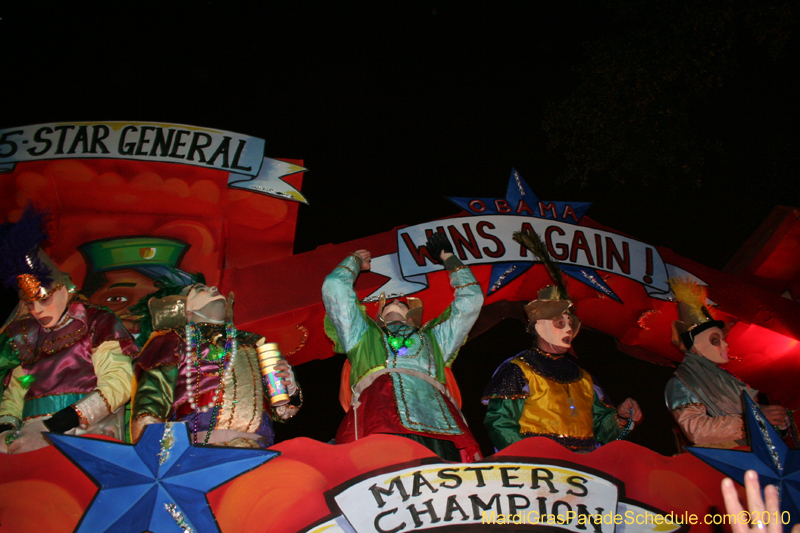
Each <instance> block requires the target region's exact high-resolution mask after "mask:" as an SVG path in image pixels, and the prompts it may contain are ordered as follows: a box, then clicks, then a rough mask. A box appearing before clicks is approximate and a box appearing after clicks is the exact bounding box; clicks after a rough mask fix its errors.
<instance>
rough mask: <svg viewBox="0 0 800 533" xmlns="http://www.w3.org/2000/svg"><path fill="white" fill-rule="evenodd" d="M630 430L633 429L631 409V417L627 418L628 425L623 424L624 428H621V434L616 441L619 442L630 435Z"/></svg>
mask: <svg viewBox="0 0 800 533" xmlns="http://www.w3.org/2000/svg"><path fill="white" fill-rule="evenodd" d="M631 429H633V409H632V408H631V416H630V418H628V423H627V424H625V427H624V428H622V433H620V434H619V436H618V437H617V438H616V440H621V439H622V438H623V437H624V436H625V435H627V434H628V433H630V431H631Z"/></svg>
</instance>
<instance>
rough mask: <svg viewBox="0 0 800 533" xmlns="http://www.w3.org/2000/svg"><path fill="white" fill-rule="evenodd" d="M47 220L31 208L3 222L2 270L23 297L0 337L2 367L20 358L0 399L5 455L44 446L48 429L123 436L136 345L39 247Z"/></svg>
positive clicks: (44, 237) (7, 282) (0, 230)
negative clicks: (13, 221)
mask: <svg viewBox="0 0 800 533" xmlns="http://www.w3.org/2000/svg"><path fill="white" fill-rule="evenodd" d="M48 218H49V217H48V216H47V214H46V213H45V212H42V211H38V210H36V209H35V208H34V207H33V206H31V205H29V206H28V207H27V208H26V209H25V211H24V212H23V214H22V217H21V218H20V220H19V222H17V223H16V224H12V223H9V222H7V223H5V224H3V226H2V227H0V269H1V272H0V275H2V279H3V282H4V284H5V285H6V286H8V287H14V288H16V289H17V291H18V295H19V298H20V304H19V305H18V306H17V308H16V310H15V312H14V314H13V315H12V317H11V318H10V320H9V321H8V323H7V324H6V325H5V326H4V327H3V331H2V335H0V350H2V354H0V360H2V361H4V362H5V363H4V366H11V365H12V364H13V363H14V362H15V360H16V361H18V365H16V366H15V367H14V368H13V370H12V371H11V373H10V375H8V376H6V385H7V386H6V388H5V390H4V392H3V399H2V403H0V431H2V432H3V433H2V435H0V452H5V453H22V452H27V451H31V450H36V449H38V448H42V447H44V446H47V445H48V442H47V441H46V440H45V438H44V433H47V432H51V433H66V434H72V435H81V434H84V433H96V434H104V435H108V436H111V437H114V438H116V439H120V440H122V439H124V437H125V431H124V412H125V407H124V406H125V404H126V403H127V402H128V400H129V399H130V390H131V389H130V388H131V375H132V366H131V356H132V355H134V354H136V352H137V347H136V344H135V342H134V340H133V337H131V335H130V333H128V331H127V330H126V329H125V328H124V326H123V325H122V323H121V322H120V320H119V319H118V318H117V316H116V315H114V313H112V312H110V311H109V310H107V309H105V308H102V307H97V306H95V305H92V304H90V303H89V302H88V301H86V300H85V299H82V298H80V297H78V296H77V294H76V291H75V286H74V285H73V284H72V282H71V280H70V279H69V276H68V275H67V274H65V273H63V272H61V271H60V270H59V268H58V267H57V266H56V265H55V263H53V261H52V260H51V259H50V258H49V257H48V256H47V254H46V253H45V252H44V251H43V250H42V249H41V246H42V244H43V243H44V242H45V241H47V240H48V234H47V225H48Z"/></svg>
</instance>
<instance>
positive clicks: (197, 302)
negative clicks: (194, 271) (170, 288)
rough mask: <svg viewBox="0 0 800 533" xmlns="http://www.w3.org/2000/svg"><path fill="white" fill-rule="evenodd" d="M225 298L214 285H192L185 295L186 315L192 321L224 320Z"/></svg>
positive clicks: (218, 322) (218, 321) (215, 321)
mask: <svg viewBox="0 0 800 533" xmlns="http://www.w3.org/2000/svg"><path fill="white" fill-rule="evenodd" d="M226 304H227V302H226V300H225V297H224V296H223V295H221V294H220V293H219V291H218V290H217V288H216V287H209V286H207V285H203V284H200V283H198V284H196V285H192V288H191V289H189V294H187V295H186V316H187V317H189V318H190V319H192V315H195V317H194V318H193V319H192V321H193V322H211V323H214V324H221V323H222V322H224V321H225V310H226Z"/></svg>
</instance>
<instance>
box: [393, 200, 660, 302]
mask: <svg viewBox="0 0 800 533" xmlns="http://www.w3.org/2000/svg"><path fill="white" fill-rule="evenodd" d="M526 229H527V230H533V231H535V232H536V233H538V234H539V235H540V236H541V237H542V240H543V241H544V242H545V244H546V245H547V248H548V250H549V251H550V255H551V256H552V258H553V259H554V260H555V261H556V262H558V263H561V264H566V265H574V266H576V267H579V268H586V269H596V270H602V271H605V272H611V273H613V274H617V275H619V276H624V277H626V278H629V279H632V280H634V281H637V282H639V283H641V284H643V285H645V286H646V287H647V288H648V293H650V294H651V296H652V295H653V293H656V294H657V293H661V294H665V293H669V286H668V285H667V277H668V276H667V267H666V265H665V264H664V261H663V260H662V259H661V257H660V255H659V254H658V251H657V250H656V249H655V247H653V246H651V245H649V244H646V243H643V242H641V241H637V240H635V239H631V238H630V237H626V236H624V235H619V234H617V233H611V232H608V231H602V230H597V229H594V228H590V227H586V226H576V225H575V224H569V223H566V222H561V221H557V220H547V219H541V218H533V217H519V216H512V215H485V216H481V217H475V216H469V217H460V218H448V219H443V220H437V221H434V222H428V223H425V224H419V225H416V226H411V227H408V228H403V229H400V230H398V231H397V253H398V258H399V264H400V271H401V272H402V275H403V277H404V278H409V277H411V276H416V275H420V274H428V273H430V272H434V271H437V270H441V268H442V267H441V265H437V264H435V263H433V262H432V261H431V260H430V259H429V258H430V255H429V254H428V253H427V250H425V249H424V248H423V247H424V245H425V242H426V241H427V239H428V237H429V236H430V235H431V234H432V233H433V232H436V231H443V232H445V234H446V235H447V236H448V238H449V239H450V242H451V243H452V244H453V248H454V251H455V254H456V255H457V256H458V258H459V259H461V261H462V262H463V263H464V264H465V265H473V264H487V263H518V262H525V261H531V262H533V261H538V259H536V258H535V257H533V255H532V254H531V253H530V252H529V251H528V250H527V248H525V247H524V246H522V245H520V244H519V243H517V242H515V241H514V239H513V234H514V232H517V231H524V230H526Z"/></svg>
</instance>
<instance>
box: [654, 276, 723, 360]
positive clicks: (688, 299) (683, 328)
mask: <svg viewBox="0 0 800 533" xmlns="http://www.w3.org/2000/svg"><path fill="white" fill-rule="evenodd" d="M667 283H669V287H670V289H672V294H674V295H675V300H676V301H677V302H678V320H676V321H675V322H673V323H672V342H673V343H674V344H675V345H677V346H678V347H680V348H683V349H684V350H689V349H690V348H691V347H692V345H693V344H694V339H695V337H696V336H697V335H698V334H699V333H701V332H703V331H705V330H707V329H709V328H713V327H718V328H720V329H723V330H724V329H725V322H723V321H722V320H715V319H714V317H712V316H711V313H710V312H709V311H708V308H707V307H706V298H707V296H706V294H707V290H706V287H705V286H703V285H698V284H697V283H695V282H694V281H692V280H690V279H688V278H670V279H668V280H667Z"/></svg>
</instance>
